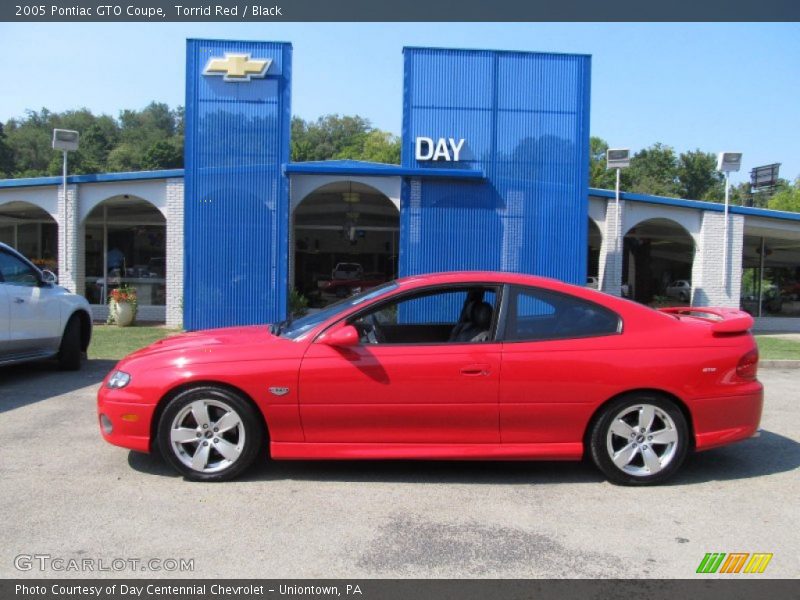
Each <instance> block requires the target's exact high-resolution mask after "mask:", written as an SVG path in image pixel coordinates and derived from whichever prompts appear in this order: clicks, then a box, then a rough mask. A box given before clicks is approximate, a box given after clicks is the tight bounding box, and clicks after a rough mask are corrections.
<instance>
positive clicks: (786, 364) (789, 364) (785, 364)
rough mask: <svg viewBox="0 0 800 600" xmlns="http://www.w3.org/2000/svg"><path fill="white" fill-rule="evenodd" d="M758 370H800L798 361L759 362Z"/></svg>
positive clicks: (799, 361)
mask: <svg viewBox="0 0 800 600" xmlns="http://www.w3.org/2000/svg"><path fill="white" fill-rule="evenodd" d="M758 368H759V369H800V360H760V361H758Z"/></svg>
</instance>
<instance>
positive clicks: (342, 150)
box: [291, 115, 400, 164]
mask: <svg viewBox="0 0 800 600" xmlns="http://www.w3.org/2000/svg"><path fill="white" fill-rule="evenodd" d="M291 153H292V160H293V161H296V162H303V161H310V160H330V159H346V158H347V159H353V160H369V161H376V162H389V163H393V164H397V163H399V162H400V139H399V138H398V137H396V136H394V135H392V134H390V133H387V132H385V131H381V130H380V129H375V128H374V127H372V124H371V123H370V122H369V120H368V119H364V118H363V117H359V116H339V115H327V116H324V117H320V118H319V119H317V120H316V121H304V120H303V119H301V118H299V117H294V118H293V119H292V141H291Z"/></svg>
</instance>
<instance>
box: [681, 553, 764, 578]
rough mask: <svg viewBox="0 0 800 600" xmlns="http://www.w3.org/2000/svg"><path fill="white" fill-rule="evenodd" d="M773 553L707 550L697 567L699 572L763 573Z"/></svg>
mask: <svg viewBox="0 0 800 600" xmlns="http://www.w3.org/2000/svg"><path fill="white" fill-rule="evenodd" d="M771 560H772V553H766V552H755V553H753V554H750V553H748V552H731V553H730V554H726V553H725V552H707V553H706V555H705V556H704V557H703V560H701V561H700V565H699V566H698V567H697V573H726V574H729V575H732V574H735V573H751V574H752V573H763V572H764V571H765V570H766V568H767V565H768V564H769V561H771Z"/></svg>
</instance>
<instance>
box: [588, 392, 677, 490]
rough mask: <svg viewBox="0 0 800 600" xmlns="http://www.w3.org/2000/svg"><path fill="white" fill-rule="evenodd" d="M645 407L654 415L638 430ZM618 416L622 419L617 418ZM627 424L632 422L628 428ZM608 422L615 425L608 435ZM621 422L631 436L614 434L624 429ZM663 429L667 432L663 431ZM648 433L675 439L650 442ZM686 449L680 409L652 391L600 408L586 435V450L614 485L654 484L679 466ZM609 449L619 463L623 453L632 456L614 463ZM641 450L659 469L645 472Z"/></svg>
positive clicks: (610, 425)
mask: <svg viewBox="0 0 800 600" xmlns="http://www.w3.org/2000/svg"><path fill="white" fill-rule="evenodd" d="M645 406H649V407H652V408H653V411H654V414H655V417H654V418H653V420H652V421H651V427H650V428H649V429H646V430H642V429H640V424H641V423H642V419H643V418H646V417H643V415H645V414H646V413H645V412H644V410H641V408H642V407H645ZM621 415H622V416H623V417H624V418H623V419H617V417H619V416H621ZM626 420H627V422H626ZM670 420H671V423H670V422H669V421H670ZM620 421H622V424H620ZM629 423H634V424H635V425H634V426H633V427H630V425H629ZM612 425H614V426H615V432H614V433H611V434H610V429H611V427H612ZM625 425H628V426H629V427H630V433H631V434H633V435H634V437H633V438H632V439H631V440H628V441H627V442H625V441H624V440H623V436H622V435H618V434H617V433H616V432H617V431H624V427H625ZM665 431H669V433H667V434H664V433H663V432H665ZM648 433H655V434H661V435H656V436H655V437H656V439H667V438H668V437H669V438H671V437H674V438H675V442H674V444H670V443H663V444H662V443H658V442H653V441H652V440H653V436H649V435H648ZM626 437H627V436H626ZM648 438H649V440H648ZM648 444H649V445H648ZM609 446H610V448H609ZM689 448H690V436H689V426H688V425H687V423H686V418H685V417H684V416H683V412H682V411H681V409H680V408H678V406H677V405H676V404H675V403H674V402H672V401H671V400H669V399H667V398H665V397H663V396H659V395H656V394H646V393H642V394H638V393H637V394H627V395H625V396H621V397H619V398H617V399H616V400H614V401H613V402H611V403H609V404H608V406H606V407H605V408H604V409H603V412H602V413H600V415H599V417H598V418H597V419H596V421H595V422H594V425H593V426H592V429H591V431H590V434H589V452H590V455H591V457H592V461H593V462H594V464H595V465H596V466H597V468H598V469H600V471H602V472H603V474H604V475H605V476H606V477H607V478H608V480H609V481H611V482H612V483H615V484H618V485H631V486H639V485H656V484H659V483H662V482H664V481H666V480H667V479H669V478H670V477H672V475H674V474H675V473H676V472H677V471H678V469H679V468H680V467H681V465H682V464H683V461H684V460H685V459H686V455H687V454H688V452H689ZM648 449H649V450H648ZM612 451H616V454H615V456H618V457H619V459H620V461H622V462H624V461H625V456H627V455H631V456H632V459H631V460H630V461H629V462H628V463H627V464H625V465H624V466H623V467H620V466H617V464H615V463H614V460H613V459H612ZM645 453H647V456H648V458H649V459H650V460H651V464H652V465H654V466H655V465H656V463H655V462H652V461H653V456H654V455H655V457H656V458H655V460H656V461H657V463H658V466H657V467H656V468H658V469H659V470H657V471H656V472H653V473H650V472H649V471H650V469H649V467H648V465H647V464H646V462H645ZM659 453H661V454H660V455H659ZM662 459H663V460H662ZM662 464H663V466H662Z"/></svg>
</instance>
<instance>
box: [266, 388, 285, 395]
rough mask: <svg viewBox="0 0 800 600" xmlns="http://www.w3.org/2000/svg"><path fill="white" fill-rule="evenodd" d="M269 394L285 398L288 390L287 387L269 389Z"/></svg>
mask: <svg viewBox="0 0 800 600" xmlns="http://www.w3.org/2000/svg"><path fill="white" fill-rule="evenodd" d="M269 393H270V394H272V395H273V396H285V395H286V394H288V393H289V388H287V387H271V388H269Z"/></svg>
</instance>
